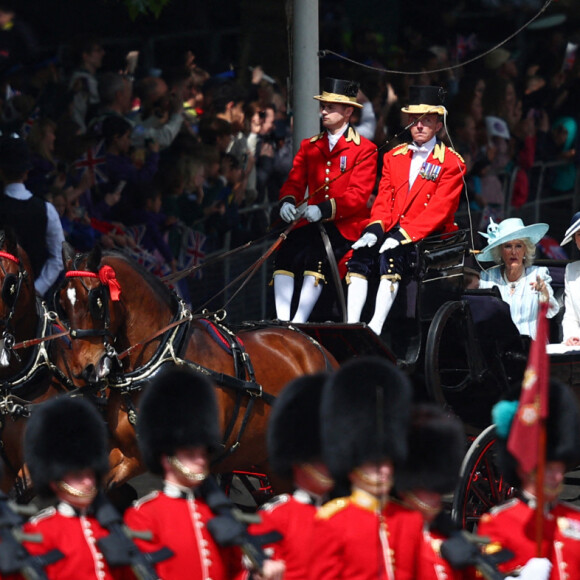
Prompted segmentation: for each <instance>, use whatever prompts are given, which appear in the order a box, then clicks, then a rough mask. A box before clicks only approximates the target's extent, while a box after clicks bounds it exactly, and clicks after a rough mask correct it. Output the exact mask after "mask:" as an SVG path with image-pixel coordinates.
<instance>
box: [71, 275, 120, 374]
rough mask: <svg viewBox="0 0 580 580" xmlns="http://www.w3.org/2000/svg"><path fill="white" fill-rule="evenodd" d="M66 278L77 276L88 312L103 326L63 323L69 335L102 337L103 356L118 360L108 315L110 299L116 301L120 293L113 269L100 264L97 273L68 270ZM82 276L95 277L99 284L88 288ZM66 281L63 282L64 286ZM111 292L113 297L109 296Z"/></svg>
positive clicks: (78, 337) (82, 337) (74, 337)
mask: <svg viewBox="0 0 580 580" xmlns="http://www.w3.org/2000/svg"><path fill="white" fill-rule="evenodd" d="M66 278H79V279H80V283H81V285H82V286H83V288H84V289H85V290H86V291H87V296H88V298H87V300H88V306H89V313H90V315H91V317H92V318H93V319H94V320H98V321H101V322H102V323H103V328H86V329H85V328H70V324H68V323H66V322H65V323H64V324H65V325H67V326H68V327H69V332H70V337H71V338H72V339H79V340H83V339H86V338H94V337H102V338H103V346H104V348H105V357H106V358H109V359H111V362H113V361H117V363H118V364H119V365H120V364H121V363H120V361H118V358H117V351H116V350H115V347H114V346H113V342H114V340H115V337H114V336H113V334H112V333H111V330H110V325H111V315H110V306H109V303H110V300H111V299H112V300H114V301H118V300H119V294H120V286H119V284H118V282H117V280H116V278H115V271H114V270H113V268H111V266H101V268H100V269H99V272H98V273H95V272H91V271H90V270H69V271H68V272H66V273H65V280H66ZM83 278H96V279H98V280H99V286H97V287H96V288H92V289H91V288H89V287H88V286H87V284H86V283H85V281H84V280H83ZM65 286H66V282H65V283H64V284H63V287H62V288H64V287H65ZM111 293H113V296H114V297H113V298H111V295H112V294H111Z"/></svg>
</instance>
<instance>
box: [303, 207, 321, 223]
mask: <svg viewBox="0 0 580 580" xmlns="http://www.w3.org/2000/svg"><path fill="white" fill-rule="evenodd" d="M304 217H305V218H306V219H307V220H308V221H309V222H311V223H312V222H318V221H320V220H321V219H322V212H321V211H320V208H319V207H318V206H317V205H309V206H307V207H306V211H305V212H304Z"/></svg>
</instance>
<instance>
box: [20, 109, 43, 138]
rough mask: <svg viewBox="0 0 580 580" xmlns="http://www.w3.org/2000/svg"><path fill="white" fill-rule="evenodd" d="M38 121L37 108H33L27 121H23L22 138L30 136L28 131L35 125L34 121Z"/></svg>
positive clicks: (38, 110) (38, 111)
mask: <svg viewBox="0 0 580 580" xmlns="http://www.w3.org/2000/svg"><path fill="white" fill-rule="evenodd" d="M38 119H40V109H39V108H38V107H35V108H34V109H33V110H32V112H31V113H30V116H29V117H28V119H26V121H24V123H23V124H22V129H21V133H22V136H23V137H25V138H26V137H28V135H30V131H31V130H32V127H33V125H34V124H35V123H36V121H38Z"/></svg>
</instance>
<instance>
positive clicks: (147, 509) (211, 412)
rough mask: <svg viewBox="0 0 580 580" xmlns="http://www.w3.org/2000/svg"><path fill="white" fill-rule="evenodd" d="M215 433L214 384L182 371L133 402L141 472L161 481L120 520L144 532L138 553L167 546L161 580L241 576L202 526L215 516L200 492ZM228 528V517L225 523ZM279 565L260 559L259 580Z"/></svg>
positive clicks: (237, 564)
mask: <svg viewBox="0 0 580 580" xmlns="http://www.w3.org/2000/svg"><path fill="white" fill-rule="evenodd" d="M219 437H220V431H219V425H218V407H217V401H216V397H215V393H214V387H213V386H212V385H211V383H210V382H209V381H208V380H207V378H205V377H204V376H203V375H201V374H199V373H196V372H194V371H191V370H189V369H187V368H184V367H180V368H171V369H169V370H168V371H165V372H163V373H161V374H159V375H158V376H157V377H156V378H155V379H154V381H153V382H152V383H151V385H150V386H149V387H148V388H147V390H146V391H145V393H144V394H143V397H142V399H141V405H140V410H139V415H138V421H137V439H138V441H139V445H140V449H141V452H142V454H143V459H144V461H145V463H146V465H147V467H148V468H149V470H150V471H151V472H152V473H154V474H157V475H162V476H163V478H164V487H163V491H158V492H153V493H152V494H150V495H148V496H146V497H144V498H143V499H141V500H139V501H138V502H137V503H136V504H135V506H134V507H132V508H130V509H129V510H128V511H127V513H126V515H125V521H126V523H127V525H129V526H130V527H131V528H132V529H144V530H150V531H151V532H152V534H153V540H152V542H147V543H144V542H143V543H142V542H139V541H137V543H138V545H139V546H140V547H141V548H142V549H143V550H144V551H152V550H155V549H158V548H159V547H161V546H167V547H168V548H169V549H170V550H171V551H172V552H173V553H174V556H173V557H172V558H169V559H167V560H165V561H164V562H161V563H159V564H157V572H158V574H159V577H160V578H163V580H183V579H184V578H188V579H191V580H231V579H235V578H242V577H246V576H247V572H246V571H245V569H244V567H243V566H242V553H241V551H240V549H239V548H238V547H236V546H228V547H222V546H221V545H218V542H217V541H216V540H215V539H214V536H213V535H212V533H210V530H209V529H208V524H209V525H210V527H211V524H210V522H211V520H213V518H214V517H215V514H214V513H213V512H212V510H211V508H210V507H209V505H208V503H206V501H205V499H204V498H203V497H202V486H203V485H204V482H205V481H206V479H208V478H209V477H210V476H209V454H210V453H211V451H212V450H217V448H218V441H219ZM232 525H234V522H232ZM283 570H284V566H283V564H282V563H281V562H272V561H271V560H267V561H266V563H265V564H264V575H263V576H262V578H263V579H264V580H266V579H272V580H279V579H281V577H282V573H283ZM256 577H257V578H260V576H256Z"/></svg>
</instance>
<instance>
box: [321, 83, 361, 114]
mask: <svg viewBox="0 0 580 580" xmlns="http://www.w3.org/2000/svg"><path fill="white" fill-rule="evenodd" d="M359 86H360V85H359V84H358V83H357V82H355V81H343V80H341V79H331V78H328V77H327V78H325V79H324V86H323V89H322V94H321V95H315V96H314V98H315V99H316V100H317V101H321V102H322V103H340V104H342V105H350V106H351V107H357V108H358V109H362V105H361V104H360V103H358V102H357V100H356V97H357V95H358V90H359Z"/></svg>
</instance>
